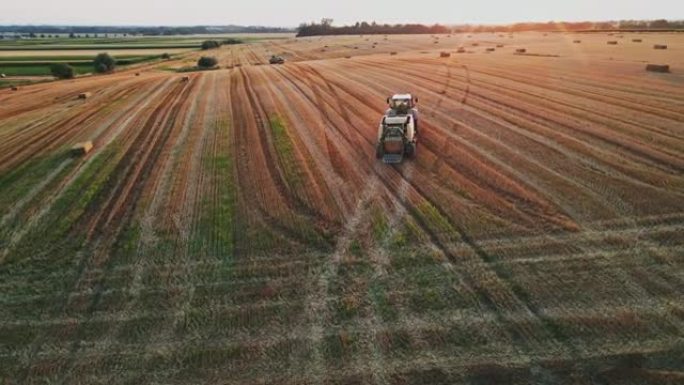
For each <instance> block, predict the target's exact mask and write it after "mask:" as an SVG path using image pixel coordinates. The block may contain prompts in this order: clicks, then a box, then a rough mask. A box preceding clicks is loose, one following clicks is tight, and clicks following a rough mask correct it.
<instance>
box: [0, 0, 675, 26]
mask: <svg viewBox="0 0 684 385" xmlns="http://www.w3.org/2000/svg"><path fill="white" fill-rule="evenodd" d="M3 3H4V4H2V5H0V24H80V25H84V24H87V25H102V24H107V25H112V24H124V25H130V24H135V25H198V24H214V25H225V24H239V25H269V26H297V25H298V24H299V23H300V22H303V21H312V20H319V19H320V18H321V17H331V18H333V19H335V24H338V25H339V24H344V23H351V22H355V21H357V20H367V21H372V20H376V21H378V22H389V23H405V22H419V23H437V22H439V23H453V24H458V23H509V22H515V21H549V20H557V21H558V20H568V21H579V20H617V19H657V18H664V19H684V0H649V1H647V0H574V1H563V2H562V3H559V2H558V1H553V0H510V1H507V0H496V1H492V0H490V1H486V0H469V1H449V0H393V1H388V0H336V1H322V0H279V1H273V0H237V1H236V0H233V1H226V0H223V1H221V0H111V1H103V0H99V1H98V0H24V1H12V0H3Z"/></svg>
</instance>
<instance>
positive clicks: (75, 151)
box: [71, 141, 93, 156]
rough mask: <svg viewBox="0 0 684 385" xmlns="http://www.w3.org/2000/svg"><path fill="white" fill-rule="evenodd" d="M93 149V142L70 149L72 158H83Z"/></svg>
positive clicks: (79, 144)
mask: <svg viewBox="0 0 684 385" xmlns="http://www.w3.org/2000/svg"><path fill="white" fill-rule="evenodd" d="M92 149H93V142H91V141H87V142H83V143H77V144H75V145H74V147H71V155H72V156H83V155H85V154H87V153H89V152H90V150H92Z"/></svg>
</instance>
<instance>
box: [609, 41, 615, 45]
mask: <svg viewBox="0 0 684 385" xmlns="http://www.w3.org/2000/svg"><path fill="white" fill-rule="evenodd" d="M608 45H617V40H609V41H608Z"/></svg>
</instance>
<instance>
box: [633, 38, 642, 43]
mask: <svg viewBox="0 0 684 385" xmlns="http://www.w3.org/2000/svg"><path fill="white" fill-rule="evenodd" d="M642 41H643V40H641V39H632V43H641V42H642Z"/></svg>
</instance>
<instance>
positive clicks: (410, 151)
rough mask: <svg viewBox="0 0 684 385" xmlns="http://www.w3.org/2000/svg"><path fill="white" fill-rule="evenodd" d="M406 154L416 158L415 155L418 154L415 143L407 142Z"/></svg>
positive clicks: (408, 156)
mask: <svg viewBox="0 0 684 385" xmlns="http://www.w3.org/2000/svg"><path fill="white" fill-rule="evenodd" d="M404 154H406V157H407V158H415V156H416V144H415V143H406V149H405V150H404Z"/></svg>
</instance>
